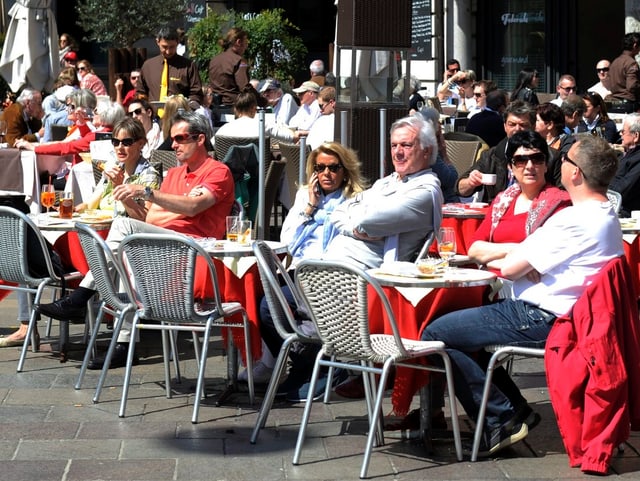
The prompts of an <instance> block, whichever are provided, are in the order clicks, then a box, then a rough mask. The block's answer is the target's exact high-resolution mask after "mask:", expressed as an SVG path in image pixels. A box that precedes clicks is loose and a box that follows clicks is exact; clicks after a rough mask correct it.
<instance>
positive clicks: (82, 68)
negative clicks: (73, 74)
mask: <svg viewBox="0 0 640 481" xmlns="http://www.w3.org/2000/svg"><path fill="white" fill-rule="evenodd" d="M78 70H87V67H78Z"/></svg>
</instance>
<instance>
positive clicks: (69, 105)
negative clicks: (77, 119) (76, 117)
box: [66, 104, 76, 112]
mask: <svg viewBox="0 0 640 481" xmlns="http://www.w3.org/2000/svg"><path fill="white" fill-rule="evenodd" d="M66 108H67V110H68V111H69V112H73V111H74V110H75V109H76V106H75V105H73V104H67V106H66Z"/></svg>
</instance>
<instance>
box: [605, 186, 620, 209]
mask: <svg viewBox="0 0 640 481" xmlns="http://www.w3.org/2000/svg"><path fill="white" fill-rule="evenodd" d="M607 198H608V199H609V202H611V207H613V210H614V211H615V213H616V214H619V213H620V208H621V207H622V195H620V192H616V191H615V190H611V189H608V190H607Z"/></svg>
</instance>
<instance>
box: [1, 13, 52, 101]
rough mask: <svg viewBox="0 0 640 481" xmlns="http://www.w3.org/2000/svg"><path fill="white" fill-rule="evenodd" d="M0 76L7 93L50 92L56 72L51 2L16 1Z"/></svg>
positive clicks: (3, 50) (3, 51) (11, 14)
mask: <svg viewBox="0 0 640 481" xmlns="http://www.w3.org/2000/svg"><path fill="white" fill-rule="evenodd" d="M9 17H10V19H11V20H10V21H9V28H8V29H7V34H6V36H5V41H4V47H3V49H2V56H1V57H0V75H2V77H3V78H4V79H5V80H6V81H7V83H8V84H9V86H10V87H11V90H13V91H14V92H17V91H18V90H19V89H20V87H22V86H25V85H26V86H28V87H33V88H34V89H37V90H43V89H44V90H49V91H50V90H51V89H52V87H53V82H54V81H55V79H56V77H57V76H58V72H59V70H60V63H59V62H60V60H59V58H58V28H57V26H56V20H55V17H54V16H53V12H52V11H51V0H16V3H15V4H14V5H13V6H12V7H11V9H10V10H9Z"/></svg>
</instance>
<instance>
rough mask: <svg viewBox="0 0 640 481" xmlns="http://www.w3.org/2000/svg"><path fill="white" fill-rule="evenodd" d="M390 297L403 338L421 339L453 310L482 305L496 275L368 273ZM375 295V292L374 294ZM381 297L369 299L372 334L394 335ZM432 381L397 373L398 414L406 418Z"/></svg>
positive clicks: (406, 372) (464, 271)
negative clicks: (417, 396) (419, 393)
mask: <svg viewBox="0 0 640 481" xmlns="http://www.w3.org/2000/svg"><path fill="white" fill-rule="evenodd" d="M367 272H368V273H369V274H370V275H371V276H372V277H373V278H375V279H376V280H377V281H378V282H379V283H380V284H381V285H382V288H383V290H384V292H385V294H386V295H387V297H388V298H389V302H390V305H391V308H392V310H393V313H394V315H395V317H396V322H397V323H398V329H399V331H400V335H401V336H402V337H404V338H407V339H420V336H421V334H422V331H423V329H424V328H425V327H426V326H427V324H428V323H429V322H430V321H432V320H433V319H435V318H437V317H439V316H442V315H443V314H446V313H448V312H451V311H455V310H459V309H465V308H468V307H477V306H481V305H482V304H483V302H484V301H485V299H486V293H487V292H488V290H489V286H490V285H491V284H492V283H493V281H494V280H495V279H496V275H495V274H494V273H492V272H489V271H484V270H479V269H463V268H451V269H449V270H448V271H447V272H446V273H445V274H444V275H439V276H437V277H428V278H421V277H407V276H399V275H392V274H386V273H385V270H381V269H370V270H368V271H367ZM370 292H373V291H370ZM382 312H383V310H382V306H381V304H380V299H379V298H378V297H377V296H370V299H369V320H370V326H371V332H374V333H376V332H377V333H385V334H390V333H391V332H390V329H389V325H388V323H387V322H385V318H384V316H383V314H382ZM427 380H428V377H427V375H426V374H425V373H424V372H420V371H417V370H415V369H406V368H405V369H402V368H399V369H397V370H396V376H395V381H394V388H393V394H392V396H391V402H392V405H393V410H394V413H395V414H396V415H398V416H403V415H405V414H406V413H407V411H408V410H409V406H410V405H411V400H412V399H413V396H414V394H415V393H416V392H417V391H418V389H420V387H422V386H423V385H425V384H426V382H427Z"/></svg>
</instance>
